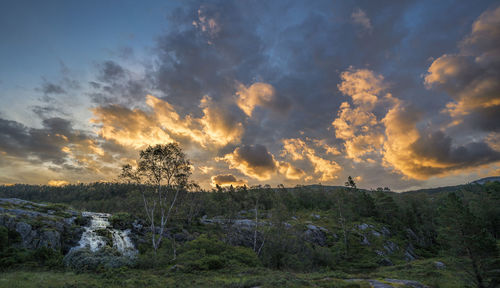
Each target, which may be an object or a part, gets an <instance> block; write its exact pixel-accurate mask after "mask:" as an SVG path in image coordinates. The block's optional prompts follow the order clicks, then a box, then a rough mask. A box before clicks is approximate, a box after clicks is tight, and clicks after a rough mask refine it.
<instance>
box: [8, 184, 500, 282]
mask: <svg viewBox="0 0 500 288" xmlns="http://www.w3.org/2000/svg"><path fill="white" fill-rule="evenodd" d="M140 189H148V186H147V185H134V184H118V183H115V184H111V183H94V184H87V185H84V184H80V185H69V186H65V187H48V186H30V185H15V186H9V187H7V186H0V197H17V198H22V199H27V200H31V201H37V202H58V203H61V204H58V205H57V206H53V205H52V206H50V207H57V208H58V209H60V208H61V207H64V206H65V205H66V206H68V207H69V206H71V207H73V208H74V209H79V210H93V211H98V212H111V213H115V216H113V217H112V219H110V220H111V222H113V225H116V226H120V227H124V228H126V227H129V226H130V225H131V223H132V221H136V219H143V220H140V221H144V219H146V216H145V215H144V214H143V213H144V212H143V209H141V208H142V202H141V201H142V199H141V197H140V192H139V191H140ZM54 209H55V208H54ZM499 209H500V183H498V182H494V183H488V184H485V185H475V184H471V185H463V186H457V187H456V189H453V191H449V190H446V191H443V192H435V191H434V192H433V193H432V194H429V193H426V192H418V191H416V192H411V193H402V194H398V193H392V192H390V191H388V189H385V190H384V189H377V190H374V191H366V190H361V189H356V188H355V186H354V187H353V186H350V187H348V188H345V187H344V188H342V187H327V186H320V185H316V186H307V187H300V186H299V187H295V188H284V187H282V186H281V187H278V188H271V187H268V186H263V187H262V186H258V187H252V189H248V188H246V187H242V188H232V187H230V188H220V187H218V188H217V189H214V190H213V191H210V192H203V191H202V192H188V191H182V193H181V194H180V195H179V199H178V204H177V205H176V206H175V211H173V217H172V221H171V222H170V223H169V225H168V226H169V228H168V229H169V233H170V235H171V236H170V237H167V238H165V239H164V241H163V242H162V245H161V247H159V249H158V250H157V251H156V253H155V250H154V249H153V248H152V247H151V244H150V241H149V240H148V239H149V238H148V237H151V235H150V234H146V235H144V239H143V241H139V243H138V248H139V252H140V253H139V256H138V258H137V259H136V261H135V262H134V263H133V264H130V265H128V266H124V267H121V268H109V267H104V266H99V265H96V266H92V265H86V266H83V267H80V266H79V267H74V268H72V269H71V268H68V267H67V266H65V265H64V264H63V263H64V261H63V255H62V254H61V252H60V251H54V250H52V249H48V248H46V249H45V248H43V249H39V250H34V251H31V250H30V251H28V250H23V249H20V248H14V247H15V245H14V246H13V245H12V244H15V243H16V241H19V239H18V238H19V237H18V235H16V233H14V232H13V231H7V230H6V229H0V238H2V240H1V241H0V243H2V247H0V248H1V249H0V250H1V254H2V255H1V257H0V259H1V260H0V268H1V269H2V270H3V272H2V274H1V276H0V287H138V286H144V287H165V286H168V287H170V286H173V287H254V286H261V287H285V286H286V287H370V286H369V283H368V282H366V281H362V280H359V281H357V280H349V281H347V279H374V280H377V281H380V282H382V283H384V282H385V281H386V280H385V279H390V278H395V279H409V280H417V281H419V282H421V283H423V284H426V285H429V286H431V287H471V286H477V287H496V285H498V283H499V282H498V279H499V267H500V266H499V259H498V246H499V241H498V240H499V236H500V225H499V223H500V211H499ZM58 211H59V210H58ZM256 211H257V212H258V213H255V212H256ZM61 213H62V212H61ZM256 214H257V215H258V217H259V218H258V221H259V222H260V221H262V222H266V223H270V224H269V225H259V226H258V227H256V232H257V233H256V235H258V237H256V239H255V240H256V243H257V245H253V243H250V244H248V245H243V246H245V247H243V246H238V244H234V243H233V242H232V237H234V233H235V231H234V229H233V228H230V227H234V226H231V223H234V221H235V220H237V219H254V217H255V215H256ZM202 216H204V217H203V218H206V219H208V218H213V217H215V218H214V219H224V221H226V222H227V223H228V225H222V224H214V225H205V224H202V223H201V219H202ZM216 216H217V217H216ZM144 223H146V221H144ZM307 225H314V226H316V227H322V228H325V229H327V230H328V231H329V233H328V237H327V238H326V240H325V243H316V242H314V241H309V240H307V239H306V238H304V236H302V235H304V229H305V228H304V227H305V226H307ZM362 225H364V226H368V227H373V230H374V231H383V230H384V229H386V228H387V230H389V231H390V233H389V234H388V236H387V237H386V238H383V239H386V240H388V241H390V242H391V243H395V245H397V247H400V249H399V250H397V251H396V252H394V253H392V254H388V253H386V255H384V256H383V257H382V256H380V255H377V254H376V253H375V252H376V251H378V250H382V251H385V250H383V248H382V247H383V245H384V244H385V243H387V242H385V243H384V242H382V241H381V240H378V239H382V238H377V237H374V236H370V237H368V240H369V244H366V243H365V244H363V243H362V242H363V241H364V240H363V235H364V234H362V233H360V232H362V231H360V230H359V229H360V228H359V227H361V226H362ZM228 227H229V228H228ZM0 228H1V227H0ZM366 231H368V230H366ZM409 231H411V232H409ZM175 235H180V236H179V237H180V238H182V237H184V236H186V235H188V236H189V237H187V238H189V239H181V240H178V241H176V238H177V237H174V236H175ZM251 235H253V233H251ZM333 235H335V237H334V236H333ZM181 236H182V237H181ZM252 237H253V236H250V240H253V238H252ZM184 238H186V237H184ZM16 239H17V240H16ZM193 239H194V240H193ZM5 243H7V244H5ZM240 244H241V243H240ZM320 244H321V245H320ZM408 247H411V252H412V253H413V254H414V256H415V258H416V259H406V258H405V255H404V254H405V253H406V251H408V249H409V248H408ZM405 249H406V250H405ZM106 253H107V252H106ZM109 253H114V252H112V251H110V252H109ZM382 259H384V260H387V261H389V263H383V262H381V260H382ZM436 263H441V264H443V267H442V268H438V266H436V265H437V264H436ZM386 265H387V266H386ZM478 276H479V277H480V278H479V279H478ZM30 285H31V286H30ZM392 285H394V286H397V285H396V284H392ZM481 285H482V286H481Z"/></svg>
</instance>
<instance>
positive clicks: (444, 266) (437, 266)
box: [434, 261, 446, 269]
mask: <svg viewBox="0 0 500 288" xmlns="http://www.w3.org/2000/svg"><path fill="white" fill-rule="evenodd" d="M434 266H436V268H437V269H445V268H446V265H445V264H444V263H443V262H440V261H435V262H434Z"/></svg>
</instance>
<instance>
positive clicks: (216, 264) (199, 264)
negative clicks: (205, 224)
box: [177, 235, 260, 271]
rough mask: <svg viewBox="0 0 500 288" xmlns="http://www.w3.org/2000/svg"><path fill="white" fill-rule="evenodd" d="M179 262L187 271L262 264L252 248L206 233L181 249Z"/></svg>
mask: <svg viewBox="0 0 500 288" xmlns="http://www.w3.org/2000/svg"><path fill="white" fill-rule="evenodd" d="M177 263H178V264H179V267H184V270H186V271H195V270H217V269H221V268H227V267H235V266H244V267H257V266H260V261H259V259H258V258H257V255H256V254H255V253H254V252H253V251H252V250H251V249H249V248H245V247H233V246H230V245H228V244H225V243H223V242H221V241H219V240H216V239H212V238H208V237H207V236H206V235H202V236H200V237H198V238H197V239H196V240H193V241H191V242H188V243H186V245H184V247H182V249H181V250H180V255H179V257H178V259H177Z"/></svg>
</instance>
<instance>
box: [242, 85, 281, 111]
mask: <svg viewBox="0 0 500 288" xmlns="http://www.w3.org/2000/svg"><path fill="white" fill-rule="evenodd" d="M274 94H275V91H274V87H273V86H271V85H270V84H267V83H260V82H257V83H254V84H252V85H251V86H250V87H246V86H245V85H243V84H240V85H239V87H238V91H237V92H236V95H237V96H238V98H237V104H238V107H240V109H241V110H243V112H245V114H246V115H247V116H248V117H252V112H253V110H254V108H255V107H256V106H265V105H270V104H271V102H272V101H273V98H274Z"/></svg>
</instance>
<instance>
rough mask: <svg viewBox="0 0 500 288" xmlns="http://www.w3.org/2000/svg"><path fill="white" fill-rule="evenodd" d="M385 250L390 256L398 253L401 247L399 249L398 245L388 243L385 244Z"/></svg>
mask: <svg viewBox="0 0 500 288" xmlns="http://www.w3.org/2000/svg"><path fill="white" fill-rule="evenodd" d="M384 249H385V251H387V253H388V254H393V253H394V252H396V251H397V250H398V249H399V247H398V244H396V243H394V242H392V241H387V242H385V244H384Z"/></svg>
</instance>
